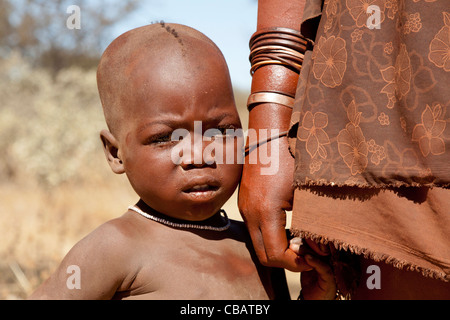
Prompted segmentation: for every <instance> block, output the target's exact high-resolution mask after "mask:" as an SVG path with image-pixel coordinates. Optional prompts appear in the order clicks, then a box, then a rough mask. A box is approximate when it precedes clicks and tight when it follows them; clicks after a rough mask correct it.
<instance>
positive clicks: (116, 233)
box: [29, 219, 131, 300]
mask: <svg viewBox="0 0 450 320" xmlns="http://www.w3.org/2000/svg"><path fill="white" fill-rule="evenodd" d="M118 220H119V219H116V220H112V221H110V222H107V223H105V224H104V225H102V226H100V227H99V228H97V229H96V230H94V231H93V232H92V233H91V234H89V235H88V236H87V237H85V238H84V239H82V240H81V241H80V242H78V243H77V244H76V245H75V246H74V247H73V248H72V249H71V250H70V251H69V253H68V254H67V255H66V257H65V258H64V259H63V261H62V262H61V264H60V265H59V267H58V269H57V270H56V271H55V273H54V274H52V275H51V276H50V278H49V279H48V280H46V281H45V282H44V283H43V284H42V285H41V286H40V287H39V288H38V289H37V290H36V291H35V292H34V293H33V294H32V295H31V296H30V297H29V299H52V300H53V299H111V298H112V297H113V296H114V294H115V293H116V291H117V290H118V289H119V287H120V286H121V284H122V283H123V282H124V280H125V279H126V277H127V273H128V272H127V271H129V269H128V268H129V267H128V266H129V265H131V263H130V261H129V259H128V258H129V257H127V255H129V254H128V253H129V252H130V251H131V250H130V248H129V247H127V242H129V240H128V239H129V236H127V232H126V229H127V227H126V226H125V225H124V224H123V223H120V222H118Z"/></svg>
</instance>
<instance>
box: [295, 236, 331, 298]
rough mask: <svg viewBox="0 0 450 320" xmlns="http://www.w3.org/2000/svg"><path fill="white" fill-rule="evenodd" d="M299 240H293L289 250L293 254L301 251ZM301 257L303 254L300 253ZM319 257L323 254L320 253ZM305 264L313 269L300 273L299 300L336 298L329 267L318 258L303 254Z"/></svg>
mask: <svg viewBox="0 0 450 320" xmlns="http://www.w3.org/2000/svg"><path fill="white" fill-rule="evenodd" d="M300 245H301V239H300V238H293V239H291V241H290V246H289V248H290V249H291V250H293V251H294V252H295V253H297V254H300V252H301V251H303V250H302V249H301V248H300ZM302 255H303V253H302ZM321 255H322V256H324V255H325V253H324V252H323V251H322V252H321ZM304 258H305V261H306V263H307V264H308V265H309V266H311V267H312V268H313V270H310V271H304V272H302V273H301V286H302V291H301V297H300V298H301V299H306V300H333V299H335V298H336V281H335V279H334V274H333V271H332V269H331V267H330V266H329V265H328V264H327V263H326V262H324V261H323V260H321V259H320V258H319V256H317V255H314V256H313V255H312V254H309V253H306V254H304Z"/></svg>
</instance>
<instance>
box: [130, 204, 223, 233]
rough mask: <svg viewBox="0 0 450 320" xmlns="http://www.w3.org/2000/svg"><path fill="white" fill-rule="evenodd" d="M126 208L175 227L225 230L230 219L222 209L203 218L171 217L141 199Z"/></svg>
mask: <svg viewBox="0 0 450 320" xmlns="http://www.w3.org/2000/svg"><path fill="white" fill-rule="evenodd" d="M128 209H130V210H132V211H134V212H137V213H139V214H140V215H142V216H144V217H146V218H147V219H150V220H153V221H156V222H158V223H161V224H164V225H167V226H169V227H172V228H177V229H199V230H211V231H225V230H227V229H228V228H229V226H230V220H229V219H228V216H227V214H226V212H225V211H224V210H219V211H218V212H216V213H215V214H214V215H213V216H211V217H209V218H207V219H205V220H201V221H190V220H183V219H178V218H173V217H170V216H168V215H165V214H163V213H161V212H158V211H156V210H155V209H153V208H152V207H150V206H149V205H147V204H146V203H145V202H144V201H143V200H142V199H141V200H139V201H138V203H137V204H136V205H135V206H131V207H128ZM221 213H223V215H222V214H221Z"/></svg>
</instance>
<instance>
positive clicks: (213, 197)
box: [119, 57, 242, 220]
mask: <svg viewBox="0 0 450 320" xmlns="http://www.w3.org/2000/svg"><path fill="white" fill-rule="evenodd" d="M180 59H182V58H181V57H180ZM209 60H210V61H209ZM138 69H139V71H137V72H136V74H135V75H133V77H132V78H133V80H130V81H132V82H133V84H132V87H133V88H139V89H138V90H137V91H136V94H135V96H134V97H131V98H130V100H131V101H130V105H132V106H131V107H130V109H129V110H130V111H129V114H128V116H127V119H126V123H124V124H123V125H121V127H122V129H123V130H121V131H122V134H121V135H120V136H121V138H120V139H119V140H120V141H119V145H120V147H119V153H120V157H121V160H122V161H123V166H124V169H125V173H126V174H127V176H128V179H129V181H130V183H131V185H132V186H133V188H134V189H135V191H136V192H137V194H138V195H139V196H140V197H141V199H142V200H144V202H146V203H147V204H148V205H149V206H151V207H152V208H153V209H155V210H157V211H159V212H161V213H164V214H166V215H169V216H172V217H175V218H180V219H185V220H204V219H206V218H208V217H210V216H212V215H213V214H214V213H216V212H217V211H218V210H219V209H220V208H221V207H222V205H223V204H224V203H225V202H226V201H227V200H228V198H229V197H230V196H231V195H232V194H233V192H234V190H235V188H236V186H237V184H238V181H239V179H240V175H241V170H242V165H241V164H237V163H236V162H237V161H233V163H225V162H226V161H223V164H218V163H213V164H207V163H205V162H204V161H205V160H208V159H204V158H203V157H202V159H203V162H202V163H200V164H195V163H194V159H193V156H191V157H188V158H191V160H192V161H189V159H188V160H185V161H183V162H182V163H181V164H176V163H174V161H173V154H174V148H175V147H176V146H177V145H178V147H179V146H180V145H179V144H180V143H187V142H188V143H190V147H191V150H192V155H193V154H194V152H200V153H201V154H202V155H203V151H204V149H205V148H206V147H207V146H208V145H209V144H210V143H211V142H203V143H201V144H200V146H199V145H198V144H196V145H195V146H194V143H193V142H194V141H197V142H198V141H202V136H200V135H199V134H198V132H194V121H201V126H202V130H203V132H202V133H200V134H203V133H204V132H205V130H207V129H212V128H218V129H219V130H221V131H224V130H225V129H239V128H241V123H240V120H239V115H238V113H237V110H236V107H235V102H234V97H233V94H232V88H231V84H230V81H229V77H228V71H227V70H226V69H224V66H223V65H221V64H218V63H217V59H213V58H211V59H204V60H203V59H202V61H196V62H192V61H189V63H185V62H179V61H177V62H175V63H173V64H171V63H170V62H168V63H166V64H164V66H161V65H158V64H157V63H156V64H155V63H152V62H146V63H143V65H142V66H140V67H139V68H138ZM146 88H149V89H148V90H147V89H146ZM198 124H199V123H197V126H198ZM176 129H186V130H187V131H189V133H190V138H191V139H190V140H191V141H189V140H184V141H182V142H178V141H172V140H171V138H173V137H171V134H172V132H173V131H174V130H176ZM196 131H198V130H196ZM235 140H236V139H235ZM230 148H231V149H233V150H230ZM223 149H224V151H223V152H224V153H226V152H231V151H232V152H234V155H236V154H237V152H238V150H237V149H238V143H236V141H233V142H232V143H228V144H225V143H224V148H223ZM195 150H196V151H195ZM183 156H184V155H183ZM223 158H224V159H225V157H223ZM197 159H198V158H197Z"/></svg>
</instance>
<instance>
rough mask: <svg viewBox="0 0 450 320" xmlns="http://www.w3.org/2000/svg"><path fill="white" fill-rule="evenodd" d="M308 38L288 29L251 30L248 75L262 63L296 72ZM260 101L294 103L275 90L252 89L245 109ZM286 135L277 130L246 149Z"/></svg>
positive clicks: (289, 95)
mask: <svg viewBox="0 0 450 320" xmlns="http://www.w3.org/2000/svg"><path fill="white" fill-rule="evenodd" d="M307 45H308V41H307V40H306V39H305V38H304V37H303V36H302V35H301V33H300V32H299V31H297V30H293V29H289V28H267V29H262V30H259V31H257V32H255V33H254V34H253V35H252V37H251V38H250V57H249V60H250V64H251V69H250V74H251V75H252V76H253V74H254V73H255V71H256V70H257V69H258V68H260V67H262V66H266V65H281V66H284V67H286V68H289V69H291V70H293V71H294V72H296V73H297V74H299V73H300V70H301V68H302V63H303V57H304V54H305V51H306V49H307ZM261 103H277V104H281V105H283V106H286V107H288V108H291V109H292V108H293V106H294V96H292V95H291V94H288V93H285V92H279V91H263V92H253V93H252V94H251V95H250V96H249V98H248V101H247V109H248V110H249V111H251V110H252V109H253V108H254V107H255V106H256V105H258V104H261ZM285 135H287V131H286V132H281V133H280V134H278V135H277V136H276V137H270V138H269V139H267V140H265V141H259V142H257V143H256V144H252V145H251V146H249V147H247V148H246V149H247V150H249V149H251V148H253V147H257V146H258V145H260V144H262V143H264V142H267V141H270V140H272V139H274V138H279V137H282V136H285Z"/></svg>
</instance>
